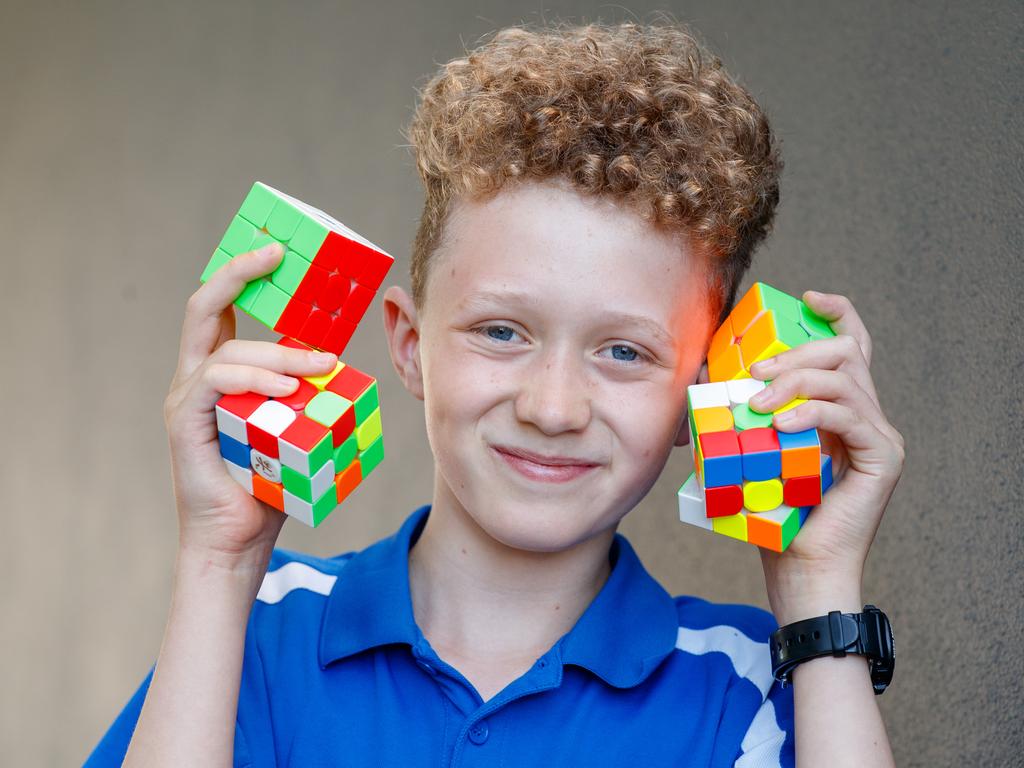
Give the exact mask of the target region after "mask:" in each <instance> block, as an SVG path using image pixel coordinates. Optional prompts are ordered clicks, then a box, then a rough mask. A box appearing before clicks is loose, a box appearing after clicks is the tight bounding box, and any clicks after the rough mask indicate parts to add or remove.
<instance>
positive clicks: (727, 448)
mask: <svg viewBox="0 0 1024 768" xmlns="http://www.w3.org/2000/svg"><path fill="white" fill-rule="evenodd" d="M700 449H701V452H702V453H703V454H704V458H705V459H715V458H718V457H720V456H739V455H740V441H739V439H738V438H737V437H736V433H735V432H732V431H728V432H705V433H704V434H703V435H701V436H700Z"/></svg>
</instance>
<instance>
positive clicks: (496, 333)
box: [481, 325, 516, 341]
mask: <svg viewBox="0 0 1024 768" xmlns="http://www.w3.org/2000/svg"><path fill="white" fill-rule="evenodd" d="M481 330H482V331H483V332H484V333H486V334H487V336H488V337H489V338H492V339H494V340H495V341H512V337H513V336H514V335H515V333H516V332H515V331H513V330H512V329H511V328H509V327H508V326H507V325H487V326H484V327H483V328H481Z"/></svg>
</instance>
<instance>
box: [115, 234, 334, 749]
mask: <svg viewBox="0 0 1024 768" xmlns="http://www.w3.org/2000/svg"><path fill="white" fill-rule="evenodd" d="M282 256H283V251H282V249H281V247H280V245H278V244H273V245H271V246H268V247H266V248H263V249H261V250H259V251H253V252H250V253H247V254H242V255H240V256H237V257H235V258H234V259H232V260H231V261H230V262H228V263H227V264H225V265H224V266H223V267H221V268H220V269H219V270H217V272H216V273H215V274H214V275H212V276H211V278H210V279H209V280H208V281H207V282H206V283H205V284H204V285H203V286H201V287H200V288H199V289H198V290H197V291H196V292H195V293H194V294H193V295H192V297H191V298H190V299H189V301H188V305H187V307H186V312H185V321H184V325H183V328H182V336H181V347H180V350H179V357H178V368H177V371H176V372H175V375H174V380H173V381H172V383H171V388H170V392H169V394H168V396H167V399H166V400H165V403H164V421H165V423H166V425H167V433H168V438H169V443H170V453H171V474H172V479H173V484H174V497H175V506H176V507H177V512H178V528H179V546H178V556H177V560H176V565H175V576H174V590H173V594H172V597H171V606H170V611H169V615H168V620H167V626H166V628H165V630H164V639H163V643H162V645H161V648H160V655H159V657H158V659H157V663H156V666H155V668H154V671H153V677H152V680H151V682H150V685H149V690H148V691H147V692H146V698H145V703H144V704H143V706H142V711H141V712H140V714H139V720H138V723H137V725H136V727H135V732H134V735H133V736H132V740H131V744H130V745H129V748H128V753H127V755H126V757H125V760H124V765H126V766H143V765H144V766H147V768H152V767H154V766H182V765H187V766H230V765H231V764H232V762H233V757H234V748H235V744H234V737H235V723H236V718H237V711H238V696H239V687H240V682H241V673H242V660H243V657H244V645H245V633H246V627H247V625H248V617H249V613H250V611H251V609H252V605H253V601H254V600H255V598H256V593H257V592H258V590H259V587H260V584H261V583H262V579H263V576H264V574H265V573H266V569H267V565H268V563H269V561H270V555H271V553H272V551H273V548H274V543H275V542H276V541H277V537H278V534H279V533H280V531H281V526H282V525H283V524H284V515H283V514H281V513H280V512H278V511H277V510H276V509H273V508H272V507H270V506H269V505H267V504H264V503H263V502H262V501H259V500H257V499H256V498H254V497H253V496H251V495H250V494H249V493H247V492H246V491H245V490H244V489H243V488H242V487H241V486H240V485H239V484H238V483H236V482H235V480H234V479H232V478H231V476H230V475H229V474H228V472H227V469H226V468H225V467H224V462H223V460H222V458H221V455H220V449H219V441H218V433H217V423H216V415H215V411H214V407H215V405H216V402H217V400H219V399H220V397H221V395H222V394H236V393H243V392H258V393H261V394H265V395H268V396H277V397H280V396H283V395H285V394H289V393H291V392H293V391H295V388H296V387H297V386H298V380H297V379H296V378H294V377H295V376H315V375H322V374H323V373H325V372H326V371H329V370H332V369H333V368H334V366H335V365H336V364H337V356H336V355H332V354H315V353H309V352H306V351H303V350H298V349H291V348H288V347H285V346H282V345H280V344H273V343H268V342H255V341H238V340H235V339H234V338H233V337H234V330H235V322H234V321H235V317H234V312H233V309H232V304H233V302H234V300H235V298H236V297H237V296H238V295H239V294H240V293H241V291H242V289H243V288H244V287H245V285H246V284H247V283H248V282H250V281H252V280H255V279H256V278H258V277H259V276H260V275H264V274H267V273H269V272H271V271H273V269H274V268H275V267H276V266H277V265H278V264H279V263H280V261H281V258H282Z"/></svg>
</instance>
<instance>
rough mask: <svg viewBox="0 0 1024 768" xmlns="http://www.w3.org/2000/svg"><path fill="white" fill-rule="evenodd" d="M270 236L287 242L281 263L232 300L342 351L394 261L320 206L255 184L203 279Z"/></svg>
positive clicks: (305, 339) (300, 337) (272, 323)
mask: <svg viewBox="0 0 1024 768" xmlns="http://www.w3.org/2000/svg"><path fill="white" fill-rule="evenodd" d="M273 242H278V243H281V244H282V245H283V246H284V247H285V253H284V258H283V259H282V260H281V263H280V264H279V265H278V267H277V269H275V270H274V271H273V272H272V273H271V274H270V275H266V276H264V277H261V278H259V279H258V280H253V281H252V282H251V283H249V284H248V285H246V287H245V290H243V291H242V293H241V294H240V295H239V296H238V298H237V299H236V300H235V304H236V305H237V306H238V307H239V308H240V309H242V310H244V311H245V312H247V313H248V314H250V315H252V316H253V317H254V318H256V319H257V320H259V321H260V322H262V323H263V324H264V325H267V326H269V327H270V328H272V329H273V330H275V331H277V332H278V333H280V334H282V335H283V336H289V337H291V338H293V339H296V340H297V341H301V342H302V343H304V344H307V345H309V346H311V347H316V348H317V349H322V350H326V351H327V352H333V353H334V354H336V355H340V354H341V353H342V352H343V351H344V350H345V345H346V344H348V341H349V339H350V338H352V334H353V333H354V332H355V330H356V325H357V324H358V323H359V321H360V320H361V319H362V317H363V314H364V313H365V312H366V309H367V307H369V306H370V302H372V301H373V297H374V296H376V294H377V289H378V288H380V284H381V282H383V280H384V276H385V275H386V274H387V272H388V270H389V269H390V268H391V265H392V264H393V263H394V259H393V258H392V257H391V256H389V255H388V254H387V253H385V252H384V251H382V250H381V249H380V248H378V247H377V246H375V245H374V244H373V243H371V242H370V241H369V240H366V239H365V238H363V237H361V236H359V235H358V234H356V233H355V232H353V231H352V230H351V229H349V228H348V227H346V226H345V225H344V224H342V223H341V222H340V221H337V220H335V219H333V218H331V217H330V216H328V215H327V214H326V213H324V212H323V211H321V210H320V209H318V208H314V207H312V206H311V205H307V204H306V203H303V202H302V201H300V200H296V199H295V198H293V197H289V196H288V195H286V194H284V193H283V192H278V191H277V190H276V189H273V188H271V187H268V186H267V185H265V184H262V183H260V182H256V183H255V184H254V185H253V187H252V189H251V190H250V192H249V194H248V195H247V196H246V198H245V201H244V202H243V203H242V207H241V208H240V209H239V210H238V214H237V215H236V216H235V218H234V219H232V221H231V224H230V225H229V226H228V229H227V232H225V233H224V237H223V238H222V239H221V241H220V245H219V246H217V250H216V251H214V253H213V256H212V257H211V258H210V262H209V264H207V266H206V269H205V270H204V271H203V274H202V277H201V278H200V280H201V281H202V282H204V283H205V282H206V281H207V280H208V279H209V277H210V275H212V274H213V273H214V272H215V271H216V270H217V269H219V268H220V267H222V266H223V265H224V264H227V263H228V262H229V261H231V259H233V258H234V257H235V256H238V255H240V254H243V253H246V252H248V251H254V250H256V249H257V248H261V247H263V246H265V245H269V244H270V243H273Z"/></svg>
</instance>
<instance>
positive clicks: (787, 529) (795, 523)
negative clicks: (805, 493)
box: [782, 507, 800, 552]
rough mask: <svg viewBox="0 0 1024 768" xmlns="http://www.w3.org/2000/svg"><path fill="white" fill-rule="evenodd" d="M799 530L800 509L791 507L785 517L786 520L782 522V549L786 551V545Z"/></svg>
mask: <svg viewBox="0 0 1024 768" xmlns="http://www.w3.org/2000/svg"><path fill="white" fill-rule="evenodd" d="M799 532H800V510H799V509H797V508H796V507H791V508H790V512H789V516H788V517H787V518H786V522H784V523H783V524H782V551H783V552H785V551H786V547H788V546H789V543H790V542H791V541H793V538H794V537H795V536H796V535H797V533H799Z"/></svg>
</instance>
